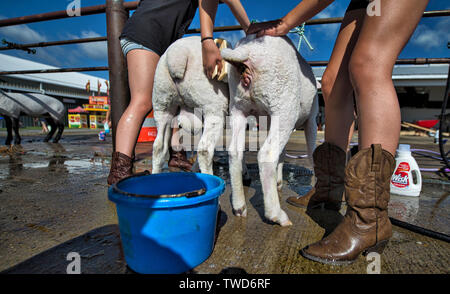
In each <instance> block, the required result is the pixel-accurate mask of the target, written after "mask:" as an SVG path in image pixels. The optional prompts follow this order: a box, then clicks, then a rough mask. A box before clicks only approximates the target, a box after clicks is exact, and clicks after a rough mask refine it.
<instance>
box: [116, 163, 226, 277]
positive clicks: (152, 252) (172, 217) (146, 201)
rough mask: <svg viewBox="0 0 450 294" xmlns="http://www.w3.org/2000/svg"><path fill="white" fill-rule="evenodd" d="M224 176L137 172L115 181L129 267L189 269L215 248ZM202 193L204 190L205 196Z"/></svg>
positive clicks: (164, 271)
mask: <svg viewBox="0 0 450 294" xmlns="http://www.w3.org/2000/svg"><path fill="white" fill-rule="evenodd" d="M224 189H225V183H224V181H223V180H222V179H221V178H219V177H216V176H213V175H207V174H200V173H183V172H180V173H162V174H153V175H151V174H148V173H144V174H140V175H135V176H132V177H129V178H126V179H123V180H121V181H120V182H118V183H116V184H114V185H112V186H111V187H110V188H109V190H108V197H109V200H111V201H113V202H115V203H116V208H117V216H118V219H119V229H120V237H121V241H122V248H123V252H124V255H125V260H126V262H127V264H128V266H129V267H130V268H131V269H132V270H134V271H135V272H138V273H143V274H152V273H154V274H169V273H173V274H175V273H183V272H186V271H188V270H190V269H192V268H194V267H196V266H197V265H199V264H201V263H202V262H203V261H205V260H206V259H207V258H208V257H209V256H210V255H211V253H212V251H213V247H214V238H215V230H216V223H217V213H218V209H219V196H220V195H222V193H223V191H224ZM199 194H201V195H199Z"/></svg>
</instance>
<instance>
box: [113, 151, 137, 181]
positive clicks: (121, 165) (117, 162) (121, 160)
mask: <svg viewBox="0 0 450 294" xmlns="http://www.w3.org/2000/svg"><path fill="white" fill-rule="evenodd" d="M131 175H133V158H131V157H129V156H127V155H125V154H123V153H120V152H117V151H116V152H113V154H112V159H111V169H110V171H109V176H108V185H112V184H115V183H117V182H118V181H120V180H121V179H123V178H126V177H128V176H131Z"/></svg>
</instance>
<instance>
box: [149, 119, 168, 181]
mask: <svg viewBox="0 0 450 294" xmlns="http://www.w3.org/2000/svg"><path fill="white" fill-rule="evenodd" d="M154 117H155V122H156V128H157V129H158V133H157V135H156V139H155V142H153V155H152V174H157V173H160V172H161V170H162V167H163V165H164V162H165V161H166V160H167V158H168V156H169V141H170V138H171V135H172V128H171V125H172V119H173V114H171V113H169V112H164V111H155V113H154Z"/></svg>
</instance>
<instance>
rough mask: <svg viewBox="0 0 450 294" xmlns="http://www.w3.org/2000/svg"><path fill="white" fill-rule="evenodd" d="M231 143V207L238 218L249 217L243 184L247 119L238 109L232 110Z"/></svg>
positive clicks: (229, 150)
mask: <svg viewBox="0 0 450 294" xmlns="http://www.w3.org/2000/svg"><path fill="white" fill-rule="evenodd" d="M230 123H231V142H230V145H229V149H228V152H229V162H230V167H229V169H230V180H231V206H232V207H233V213H234V215H236V216H243V217H246V216H247V206H246V204H245V194H244V187H243V183H242V160H243V158H244V157H243V156H244V149H245V128H246V125H247V118H246V117H245V115H244V113H243V112H242V111H240V110H238V109H236V108H233V109H232V110H231V117H230Z"/></svg>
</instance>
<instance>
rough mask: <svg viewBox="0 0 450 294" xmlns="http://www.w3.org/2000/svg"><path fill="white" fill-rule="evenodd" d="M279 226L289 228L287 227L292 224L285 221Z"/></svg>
mask: <svg viewBox="0 0 450 294" xmlns="http://www.w3.org/2000/svg"><path fill="white" fill-rule="evenodd" d="M280 226H282V227H289V226H292V222H291V221H290V220H287V221H284V222H283V223H281V224H280Z"/></svg>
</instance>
